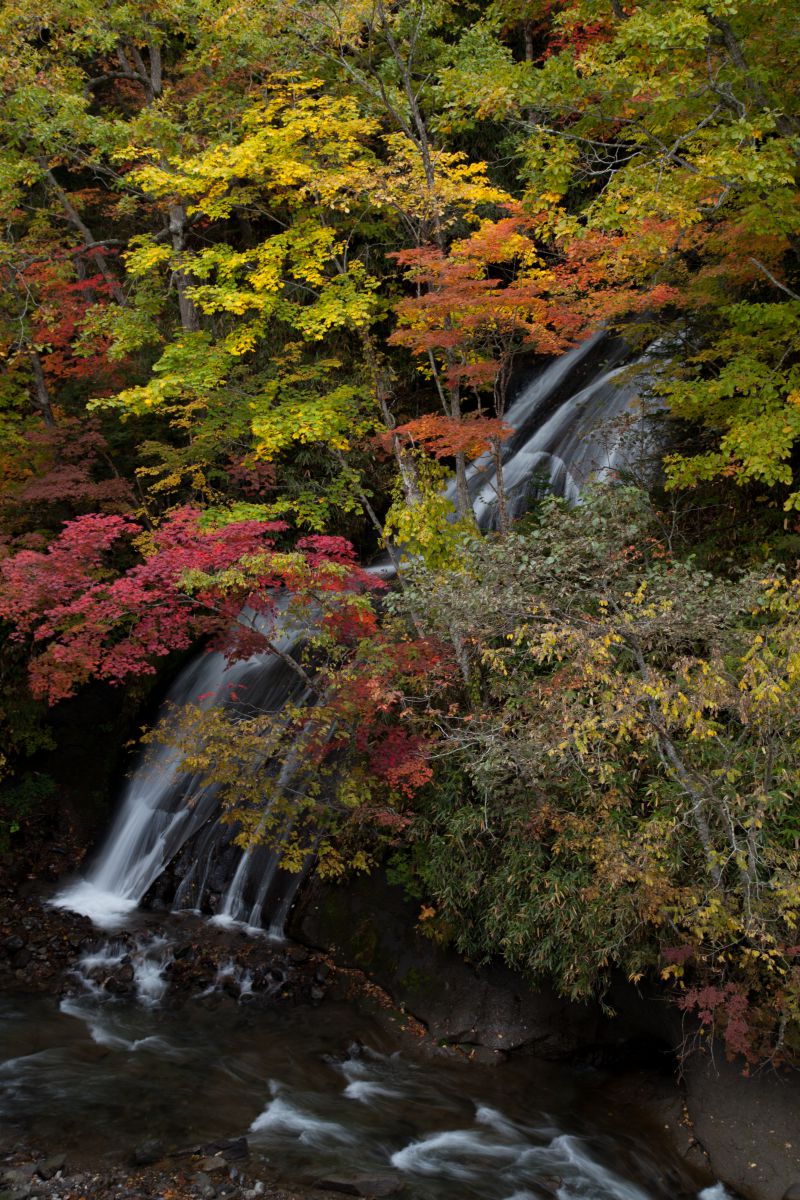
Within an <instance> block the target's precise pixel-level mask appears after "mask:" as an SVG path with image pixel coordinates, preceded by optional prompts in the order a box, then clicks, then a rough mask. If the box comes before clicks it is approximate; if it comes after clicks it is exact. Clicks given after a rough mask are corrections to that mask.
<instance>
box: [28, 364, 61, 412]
mask: <svg viewBox="0 0 800 1200" xmlns="http://www.w3.org/2000/svg"><path fill="white" fill-rule="evenodd" d="M28 358H29V359H30V364H31V369H32V371H33V396H32V400H33V407H34V408H35V409H36V411H37V412H39V413H41V417H42V420H43V421H44V423H45V425H47V427H48V428H49V429H53V428H54V427H55V423H56V421H55V417H54V416H53V408H52V405H51V404H50V392H49V391H48V388H47V380H46V379H45V377H44V370H43V369H42V360H41V358H40V357H39V352H38V350H35V349H34V347H33V346H31V347H30V349H29V350H28Z"/></svg>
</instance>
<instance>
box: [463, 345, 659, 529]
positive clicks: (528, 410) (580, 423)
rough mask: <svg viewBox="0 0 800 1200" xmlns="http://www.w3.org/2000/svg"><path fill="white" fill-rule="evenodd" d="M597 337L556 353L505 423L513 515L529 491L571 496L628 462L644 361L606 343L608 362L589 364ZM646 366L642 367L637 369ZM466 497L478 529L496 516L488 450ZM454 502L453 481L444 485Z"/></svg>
mask: <svg viewBox="0 0 800 1200" xmlns="http://www.w3.org/2000/svg"><path fill="white" fill-rule="evenodd" d="M603 344H604V335H603V334H602V333H598V334H595V335H594V336H593V337H591V338H589V339H588V340H587V341H585V342H583V343H581V344H580V345H579V346H576V347H575V348H574V349H572V350H570V351H569V352H568V353H566V354H563V355H562V356H561V357H560V358H557V359H556V360H555V361H554V362H553V363H551V364H550V365H549V366H548V367H546V368H545V369H544V370H543V371H542V372H541V373H540V374H539V375H537V376H536V377H535V378H534V379H533V380H531V382H530V383H529V384H528V385H527V386H526V387H524V388H523V389H522V391H521V392H520V393H519V395H518V396H517V398H516V399H515V400H514V402H513V404H512V405H511V406H510V408H509V409H508V411H507V412H506V414H505V416H504V418H503V420H504V421H505V422H506V424H508V425H509V426H511V428H512V429H513V430H514V434H513V435H512V436H511V437H510V438H509V439H508V441H507V442H506V443H505V445H504V447H503V452H502V470H503V488H504V491H505V493H506V497H507V506H508V511H509V515H510V516H511V517H518V516H521V515H522V513H524V512H525V510H526V508H527V505H528V501H529V497H530V494H531V491H532V490H533V493H534V494H535V493H536V491H537V490H539V491H551V492H553V493H555V494H556V495H559V496H563V497H564V498H565V499H567V500H569V501H572V502H574V501H576V500H577V499H578V498H579V496H580V494H581V492H582V490H583V489H584V488H585V486H586V484H587V483H589V482H590V480H602V479H606V478H608V477H610V476H612V475H613V474H614V473H615V472H616V471H619V470H620V469H622V468H624V467H627V466H630V465H632V460H633V459H634V458H635V450H636V449H638V447H637V448H635V447H634V444H633V443H634V442H635V440H636V439H635V438H634V437H632V431H633V429H634V428H635V429H636V430H637V431H638V433H639V434H640V435H641V433H642V430H643V425H642V422H641V419H640V418H641V415H642V413H643V412H646V411H647V405H646V404H643V403H642V395H643V392H646V390H647V384H648V376H647V371H646V367H647V364H648V361H649V359H648V358H642V359H640V360H639V361H638V362H636V363H633V364H630V363H624V362H621V361H620V360H621V359H622V356H623V350H622V348H621V346H619V344H617V346H616V347H612V349H611V350H610V352H609V360H608V361H606V362H604V363H601V364H600V365H599V366H596V367H595V369H594V370H591V369H590V366H589V364H590V360H591V358H592V355H597V354H598V352H599V351H601V350H602V347H603ZM643 368H644V369H643ZM467 479H468V484H469V491H470V496H471V497H472V504H473V508H474V510H475V517H476V520H477V522H478V526H479V527H480V528H481V529H484V530H485V529H490V528H492V526H493V525H495V524H496V521H497V507H498V504H497V472H496V470H495V464H494V461H493V459H492V456H491V455H490V454H483V455H481V456H480V458H478V459H476V460H475V461H474V462H473V463H471V464H470V466H469V468H468V470H467ZM447 496H448V498H449V499H450V500H451V501H455V482H451V483H450V485H449V486H448V489H447Z"/></svg>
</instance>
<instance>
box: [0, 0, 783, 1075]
mask: <svg viewBox="0 0 800 1200" xmlns="http://www.w3.org/2000/svg"><path fill="white" fill-rule="evenodd" d="M798 55H800V21H798V16H797V13H796V11H795V8H794V5H793V4H791V3H790V2H789V0H777V2H776V0H673V2H671V3H667V4H665V3H661V2H659V0H496V3H494V4H491V5H488V6H487V5H484V4H480V3H471V2H470V0H465V2H463V3H453V2H450V0H397V2H392V0H319V2H318V0H249V2H248V3H240V2H239V0H157V2H148V3H144V2H143V0H101V2H100V3H95V4H90V3H85V2H84V0H36V2H35V3H34V2H33V0H19V2H18V3H17V4H15V5H13V6H12V5H6V6H5V8H4V10H3V13H2V16H0V62H1V63H2V66H1V67H0V70H1V71H2V89H3V105H2V109H1V110H0V122H1V123H2V133H3V138H2V149H0V211H1V213H2V243H1V244H0V344H2V351H3V369H2V374H0V429H1V430H2V444H1V445H0V617H2V621H3V623H4V625H3V633H4V638H3V645H2V651H1V652H0V674H1V676H2V706H1V709H0V722H1V723H2V731H3V757H2V781H1V782H0V804H1V805H2V811H1V812H0V820H1V823H2V838H3V842H4V846H5V847H7V848H10V850H11V852H12V853H13V849H14V845H15V839H17V840H18V839H19V838H20V837H22V836H24V832H25V826H26V822H29V821H32V820H34V819H35V814H36V813H37V811H39V810H40V809H41V806H43V805H45V804H47V803H51V802H52V797H53V795H54V794H57V790H58V786H59V784H58V779H57V778H54V774H57V771H56V772H55V773H52V772H51V773H49V772H48V771H46V770H43V768H42V761H43V756H45V755H46V756H47V761H48V763H49V764H52V763H53V762H57V755H58V746H57V745H55V747H54V728H55V727H54V723H53V722H54V714H57V713H58V711H59V708H60V707H62V706H63V705H64V704H65V703H67V704H71V703H75V700H74V699H72V698H74V697H76V696H77V697H78V700H79V699H80V695H81V694H82V693H83V692H85V690H86V689H87V688H92V687H96V686H98V685H99V684H103V685H112V686H115V687H117V688H118V689H120V690H123V689H124V690H127V691H129V692H130V694H131V695H133V696H136V695H138V694H139V693H138V692H137V690H136V689H137V688H139V689H141V696H142V697H144V695H145V692H146V690H147V689H146V687H145V684H146V682H147V681H148V680H149V681H150V682H151V684H152V683H153V682H155V683H156V684H158V682H159V680H163V679H164V678H167V677H168V675H169V672H170V670H172V669H173V667H174V663H175V662H177V661H179V659H180V655H181V654H182V653H185V652H186V651H188V650H189V649H191V648H192V647H196V646H200V645H203V644H207V645H209V646H220V645H223V646H224V647H225V650H226V653H227V654H229V655H230V656H231V658H233V659H235V658H237V657H238V658H241V657H243V656H247V655H248V654H252V653H253V651H254V649H256V648H259V647H261V648H263V647H265V646H266V647H267V648H268V649H271V651H272V652H273V653H274V654H277V655H280V656H283V657H284V658H285V659H286V660H287V663H288V665H289V666H290V668H291V670H292V671H294V672H295V673H296V675H297V677H298V691H297V697H298V698H297V700H296V702H294V703H293V704H292V705H290V706H288V707H284V708H283V709H282V710H281V712H280V713H279V714H276V713H272V712H269V711H258V710H255V711H254V710H252V709H249V708H248V707H247V706H246V704H245V705H240V706H239V707H238V708H237V707H234V708H231V707H227V708H224V707H219V706H216V707H215V706H211V707H208V706H205V707H204V706H203V705H202V704H200V703H199V701H200V700H201V699H202V697H198V705H197V706H196V707H193V708H191V709H190V710H189V711H183V712H180V713H175V714H174V716H173V718H171V719H169V720H167V721H166V723H162V724H160V725H159V726H158V727H156V728H155V729H153V730H152V731H151V732H150V733H149V734H148V735H147V737H148V739H150V740H151V741H158V740H163V739H169V740H171V741H172V742H173V743H174V744H175V745H177V746H178V747H179V749H180V752H181V753H182V755H183V756H184V759H185V762H186V766H187V770H191V771H192V772H193V773H194V774H195V775H197V776H198V777H205V778H208V779H213V780H215V781H216V783H217V784H218V785H219V789H220V795H221V796H222V798H223V802H224V804H225V805H226V808H227V810H228V813H229V815H230V818H231V820H233V821H236V822H238V823H239V833H238V835H237V836H238V837H239V838H240V840H242V842H246V841H247V840H248V839H251V840H252V839H257V840H262V841H269V840H270V839H273V840H275V841H277V842H279V843H280V844H281V846H282V851H283V853H284V857H285V861H286V862H287V863H288V865H290V866H295V867H299V866H300V864H301V863H302V862H303V861H304V860H305V859H306V857H307V856H308V854H309V853H313V854H314V855H315V856H316V860H317V869H318V870H319V871H320V872H322V873H323V874H325V875H327V876H330V877H340V876H342V877H346V876H347V875H348V873H351V872H354V871H366V870H370V869H372V868H374V867H375V866H376V865H377V864H382V865H383V866H384V868H385V869H386V870H387V872H388V874H389V877H390V878H391V879H392V880H394V881H395V882H398V883H402V885H403V886H404V887H405V889H406V890H407V892H408V894H409V895H410V896H412V897H414V898H415V900H416V902H417V903H418V905H419V923H420V927H421V928H422V929H423V930H424V931H425V932H426V933H427V934H429V935H430V937H432V938H434V939H437V940H440V941H442V942H448V943H452V944H454V945H455V946H456V947H457V948H458V949H459V950H460V951H461V952H462V953H464V954H467V955H468V956H469V957H470V958H471V959H472V960H474V961H481V960H485V959H488V958H489V957H492V956H496V955H497V956H502V957H504V958H505V960H506V961H507V962H508V963H509V964H511V965H513V966H515V967H519V968H521V969H523V970H524V971H525V972H527V973H528V974H529V975H530V976H531V977H533V978H538V977H543V976H544V977H550V978H552V979H554V980H555V982H556V984H557V986H558V987H559V989H560V990H561V991H562V992H563V993H564V994H566V995H569V996H571V997H574V998H580V997H586V996H588V995H591V994H600V995H602V994H603V991H604V989H605V987H606V986H607V984H608V981H609V979H610V978H611V976H612V974H613V973H614V972H619V971H621V972H624V973H625V974H626V975H627V976H628V977H629V978H630V979H632V980H634V981H639V980H658V981H661V982H660V986H665V987H667V988H669V989H670V991H671V992H672V994H673V995H674V997H675V1000H676V1002H677V1003H679V1004H680V1005H682V1006H683V1008H684V1009H685V1010H686V1011H687V1012H689V1013H692V1014H694V1015H695V1016H696V1017H698V1018H699V1020H700V1023H701V1028H705V1029H708V1030H712V1029H713V1030H714V1031H715V1032H716V1033H717V1034H719V1035H720V1036H721V1037H722V1038H723V1039H724V1041H725V1044H726V1047H727V1049H728V1050H729V1051H730V1052H731V1053H735V1054H739V1055H744V1056H745V1057H746V1058H747V1059H748V1060H749V1061H750V1062H758V1061H763V1060H765V1059H769V1060H772V1061H783V1060H791V1059H793V1058H794V1059H796V1057H797V1055H798V1053H800V933H798V928H797V924H798V919H799V918H800V873H799V871H800V792H799V791H798V784H797V777H798V770H800V691H799V690H798V683H800V578H798V576H797V557H798V555H800V474H799V473H798V465H800V464H799V461H798V453H797V449H796V444H797V443H798V441H800V203H798V201H799V200H800V192H798V168H799V167H800V96H799V95H798V90H799V88H800V82H799V81H798V76H797V73H796V63H797V59H798ZM591 336H597V337H598V338H599V339H600V342H601V343H602V342H605V344H607V343H608V342H609V341H610V340H615V344H616V345H619V344H624V346H625V348H626V350H625V353H626V355H627V358H626V361H627V363H628V364H629V366H628V367H627V369H626V372H625V373H624V377H625V380H626V384H630V383H631V381H633V383H634V384H636V386H637V387H638V386H640V390H641V393H642V409H641V412H640V413H639V415H637V410H636V409H635V408H633V409H630V410H629V411H628V413H627V416H626V419H627V420H628V422H629V425H630V429H629V430H628V432H629V434H630V437H631V438H632V440H633V441H636V440H637V439H638V442H639V449H638V451H636V452H634V451H632V452H631V453H629V454H628V455H627V456H626V460H625V463H626V465H625V467H624V469H620V470H618V471H617V472H616V473H615V476H614V477H613V478H606V479H605V480H604V481H594V482H593V481H592V480H589V481H583V482H584V484H585V486H584V487H583V492H582V495H581V497H580V500H579V502H578V503H567V502H566V501H565V500H564V499H561V498H558V497H555V496H552V495H548V494H547V493H548V488H547V486H546V485H545V483H542V484H541V486H538V487H531V488H530V489H529V490H528V493H527V497H526V503H525V504H522V505H521V504H520V502H519V500H520V498H519V496H518V495H516V494H514V495H512V493H511V491H510V489H507V488H506V486H505V484H504V479H503V461H504V459H503V448H504V445H505V444H506V443H507V442H508V439H509V438H511V437H512V435H513V428H512V427H511V425H510V424H509V422H508V421H507V420H506V415H507V412H508V409H509V406H510V404H511V402H512V400H513V398H514V396H515V394H516V392H517V391H518V389H519V387H520V386H521V384H522V382H523V381H524V380H526V379H530V378H531V377H533V376H534V374H535V372H536V371H538V370H541V369H542V368H543V366H544V365H546V364H547V363H548V362H550V361H552V360H553V358H554V356H557V355H561V354H564V353H566V352H568V351H569V350H570V349H571V348H573V347H575V346H577V345H579V344H580V343H582V342H583V341H585V339H587V338H589V337H591ZM620 339H622V342H620ZM637 379H639V380H640V384H639V383H637ZM645 409H646V410H647V415H646V416H645ZM645 426H646V431H645V432H643V430H645ZM480 456H484V459H483V461H487V462H492V463H493V464H494V471H495V475H494V479H495V484H494V492H495V503H494V509H493V513H494V516H493V520H492V522H491V525H492V528H490V529H489V530H484V531H479V529H478V527H477V525H476V522H475V517H474V515H473V507H472V497H471V495H470V490H469V480H470V475H469V471H470V463H471V462H474V460H476V459H477V458H479V457H480ZM379 553H384V554H385V555H388V558H389V559H390V560H391V564H392V567H393V570H389V569H387V570H384V571H383V572H380V571H374V570H373V571H369V570H368V569H367V566H368V564H369V563H370V561H371V560H373V559H374V558H375V556H376V555H378V554H379ZM385 576H391V578H390V579H388V580H387V579H386V578H385ZM287 619H290V620H291V621H292V622H294V624H295V625H296V627H298V628H302V629H303V630H304V631H305V632H304V636H303V648H302V651H301V652H298V653H296V654H295V655H292V654H289V653H287V651H286V650H285V649H284V648H283V645H282V643H281V639H280V637H279V636H278V632H277V631H278V630H279V628H280V623H281V622H285V621H286V620H287ZM91 736H92V731H91V730H87V742H88V741H89V739H91ZM265 747H266V748H267V751H266V753H265ZM265 757H266V759H267V761H268V763H269V764H270V765H269V766H268V767H267V768H264V769H259V770H253V769H252V764H253V762H261V761H263V760H264V758H265ZM289 757H291V759H292V761H293V763H294V764H295V768H294V771H293V775H292V787H291V788H286V787H284V786H283V784H282V781H283V780H284V779H285V775H284V773H283V772H282V770H281V769H279V766H278V765H277V764H280V763H282V762H283V763H285V762H286V761H287V759H288V758H289ZM287 829H289V830H290V831H291V832H290V834H289V835H287V833H286V830H287Z"/></svg>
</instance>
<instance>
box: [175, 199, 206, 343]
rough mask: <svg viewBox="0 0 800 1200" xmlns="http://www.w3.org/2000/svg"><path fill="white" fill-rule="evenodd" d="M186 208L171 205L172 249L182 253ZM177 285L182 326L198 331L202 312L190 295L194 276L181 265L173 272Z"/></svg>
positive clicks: (184, 240) (191, 330) (192, 331)
mask: <svg viewBox="0 0 800 1200" xmlns="http://www.w3.org/2000/svg"><path fill="white" fill-rule="evenodd" d="M186 227H187V219H186V209H185V208H184V207H183V205H182V204H171V205H170V206H169V233H170V238H171V239H172V249H173V250H174V251H175V253H176V254H181V253H182V252H183V250H184V247H185V245H186ZM172 277H173V279H174V280H175V287H176V288H177V291H178V309H179V310H180V315H181V326H182V328H183V329H185V330H186V331H187V333H196V332H197V331H198V329H199V328H200V314H199V313H198V311H197V309H196V308H195V305H194V303H193V302H192V300H191V299H190V297H189V295H188V291H189V288H190V287H191V286H192V282H193V281H192V277H191V275H190V274H189V273H188V272H187V271H184V270H182V269H181V268H180V267H178V268H176V270H175V271H174V272H173V276H172Z"/></svg>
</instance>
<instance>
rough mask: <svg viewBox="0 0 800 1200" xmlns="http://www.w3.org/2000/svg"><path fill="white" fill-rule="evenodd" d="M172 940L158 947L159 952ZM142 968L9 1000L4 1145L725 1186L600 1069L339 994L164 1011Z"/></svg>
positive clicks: (645, 1185)
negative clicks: (430, 1051)
mask: <svg viewBox="0 0 800 1200" xmlns="http://www.w3.org/2000/svg"><path fill="white" fill-rule="evenodd" d="M162 950H163V948H159V947H156V946H151V947H150V950H149V953H150V955H151V959H152V962H153V963H155V962H157V961H158V960H159V954H160V953H161V952H162ZM108 953H109V954H110V955H113V953H114V951H113V947H110V948H109V951H108ZM94 965H95V966H96V965H97V963H96V962H95V964H94ZM91 966H92V964H88V963H85V964H84V967H85V968H86V970H87V971H89V970H90V969H91ZM138 970H139V971H141V973H142V987H143V989H144V990H143V999H144V1003H139V1004H132V1003H130V1002H129V1001H123V1000H119V999H112V998H108V997H106V998H100V997H99V996H98V995H96V994H93V993H92V991H91V990H90V989H87V990H86V991H85V993H83V994H81V993H78V994H77V995H75V996H71V997H70V998H69V999H67V1000H65V1001H63V1002H62V1005H61V1008H60V1010H57V1009H56V1008H55V1006H54V1005H53V1004H52V1003H51V1002H48V1001H45V1000H42V999H39V998H36V999H33V1000H32V999H31V998H30V997H26V998H24V999H23V998H19V999H16V998H15V997H13V996H10V997H9V996H5V997H3V998H2V1001H0V1128H2V1130H3V1134H2V1135H0V1147H1V1146H2V1145H3V1143H5V1144H8V1143H10V1142H12V1141H13V1140H14V1139H15V1138H17V1137H19V1136H23V1135H24V1136H27V1137H33V1138H35V1139H36V1140H37V1142H38V1144H46V1145H49V1146H51V1147H54V1148H57V1149H58V1150H60V1151H62V1152H66V1153H68V1154H69V1156H70V1157H71V1159H72V1160H73V1161H75V1162H77V1163H80V1162H81V1160H84V1161H87V1162H95V1163H96V1162H98V1161H102V1160H103V1158H106V1159H107V1160H109V1161H111V1160H113V1159H115V1158H118V1157H119V1156H125V1155H127V1154H129V1153H130V1152H131V1150H132V1149H133V1148H134V1147H135V1146H136V1145H138V1144H140V1143H141V1142H142V1141H143V1139H146V1138H148V1137H155V1138H158V1139H159V1140H160V1141H161V1142H162V1143H163V1144H164V1145H165V1147H166V1148H167V1149H169V1150H175V1151H180V1150H181V1149H182V1148H186V1147H189V1146H191V1145H193V1144H198V1143H203V1142H204V1141H208V1140H211V1139H218V1138H220V1137H238V1136H241V1135H245V1136H246V1137H247V1139H248V1143H249V1146H250V1151H251V1155H252V1156H253V1159H254V1162H255V1164H256V1170H258V1169H259V1164H263V1170H264V1172H265V1174H266V1173H270V1174H277V1175H278V1176H279V1177H280V1178H281V1179H282V1180H284V1181H294V1182H299V1183H301V1184H303V1183H304V1184H313V1183H314V1182H316V1181H319V1180H320V1179H324V1178H331V1177H338V1178H340V1179H341V1178H347V1179H354V1178H356V1179H361V1180H365V1179H366V1180H370V1181H377V1182H379V1183H383V1184H384V1185H385V1184H386V1183H387V1182H388V1181H391V1182H396V1183H398V1184H400V1183H402V1184H404V1185H405V1191H404V1192H403V1193H402V1194H403V1195H404V1196H406V1197H409V1198H413V1200H466V1198H468V1197H475V1198H480V1200H512V1198H513V1200H529V1198H531V1200H535V1198H542V1197H548V1196H549V1197H554V1196H555V1197H557V1198H558V1200H690V1198H696V1197H698V1195H702V1196H703V1198H704V1200H712V1198H713V1200H722V1198H723V1197H724V1196H725V1195H726V1193H725V1192H724V1191H723V1190H721V1189H720V1188H719V1187H717V1188H715V1189H705V1191H704V1192H701V1191H700V1190H699V1188H698V1184H697V1183H696V1182H695V1181H694V1180H693V1178H692V1176H691V1175H690V1174H689V1173H688V1172H687V1170H686V1167H685V1165H684V1164H683V1162H682V1161H681V1160H680V1159H679V1158H678V1156H677V1155H676V1154H675V1153H674V1152H673V1151H672V1150H671V1149H670V1148H669V1147H668V1146H667V1144H666V1143H665V1142H663V1141H662V1139H661V1136H660V1131H659V1130H658V1129H656V1128H655V1127H653V1126H649V1125H648V1124H647V1123H646V1121H644V1120H639V1119H637V1118H636V1117H635V1116H634V1117H633V1118H631V1115H630V1111H629V1108H625V1109H623V1108H622V1106H618V1105H617V1103H615V1101H614V1100H609V1099H608V1098H607V1095H606V1094H605V1087H604V1081H603V1078H602V1077H601V1076H598V1075H596V1074H595V1073H593V1072H577V1071H572V1070H569V1069H567V1068H565V1067H563V1066H558V1067H555V1066H552V1065H549V1064H543V1063H539V1062H536V1061H535V1060H532V1059H528V1060H524V1059H523V1060H520V1061H519V1062H516V1063H507V1064H505V1065H503V1066H501V1067H480V1066H477V1065H474V1064H471V1063H467V1062H464V1061H458V1060H454V1059H453V1058H452V1057H451V1056H447V1057H441V1058H433V1059H431V1058H424V1057H421V1056H419V1055H418V1054H416V1053H415V1052H414V1051H413V1049H409V1046H408V1043H407V1042H403V1043H401V1042H400V1041H399V1040H398V1039H397V1038H395V1037H394V1036H393V1035H392V1034H391V1033H389V1032H387V1030H386V1028H385V1027H384V1026H382V1025H381V1026H378V1025H376V1024H375V1023H373V1022H372V1020H371V1019H369V1018H366V1017H364V1016H363V1015H357V1014H356V1012H355V1011H354V1010H353V1009H352V1008H350V1007H348V1006H343V1005H339V1004H335V1003H333V1002H330V1003H328V1004H326V1005H325V1008H324V1010H308V1009H305V1008H297V1009H292V1010H290V1011H279V1010H275V1011H266V1012H265V1011H251V1010H250V1008H249V1007H248V1006H247V1005H246V1004H240V1005H239V1006H236V1005H234V1004H233V1003H232V1002H231V1001H228V1004H227V1007H215V1006H214V1005H213V1000H214V998H213V997H207V996H206V997H201V998H198V999H197V1000H196V1001H195V1002H194V1003H190V1005H189V1006H188V1007H184V1008H182V1009H180V1010H179V1011H170V1010H169V1009H167V1010H164V1009H161V1008H159V1006H158V1003H159V997H158V994H157V993H158V986H157V983H156V984H154V978H155V975H156V974H157V972H153V973H152V974H151V977H150V979H149V980H147V979H146V978H145V974H146V973H145V971H144V968H143V966H142V965H141V964H140V966H139V968H138ZM241 982H242V986H243V991H242V995H243V997H246V995H247V990H246V980H243V981H241ZM321 1016H323V1017H324V1019H320V1017H321Z"/></svg>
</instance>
